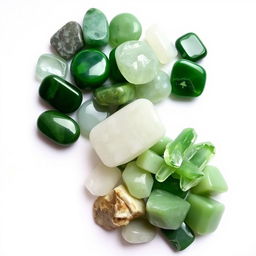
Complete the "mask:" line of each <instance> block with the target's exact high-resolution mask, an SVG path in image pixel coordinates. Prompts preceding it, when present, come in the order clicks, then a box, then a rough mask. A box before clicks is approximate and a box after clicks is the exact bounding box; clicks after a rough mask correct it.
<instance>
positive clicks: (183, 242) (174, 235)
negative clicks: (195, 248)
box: [161, 223, 195, 251]
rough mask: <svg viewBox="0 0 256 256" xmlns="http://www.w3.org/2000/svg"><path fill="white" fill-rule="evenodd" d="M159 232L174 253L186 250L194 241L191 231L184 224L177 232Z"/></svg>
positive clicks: (165, 230)
mask: <svg viewBox="0 0 256 256" xmlns="http://www.w3.org/2000/svg"><path fill="white" fill-rule="evenodd" d="M161 231H162V234H163V236H164V237H165V238H166V240H167V241H168V242H169V243H170V245H171V246H173V247H174V248H175V249H176V251H182V250H184V249H186V248H187V247H188V246H189V245H191V244H192V243H193V242H194V240H195V235H194V233H193V231H192V229H191V228H190V227H189V226H188V225H186V224H185V223H182V224H181V226H180V228H178V229H177V230H167V229H162V230H161Z"/></svg>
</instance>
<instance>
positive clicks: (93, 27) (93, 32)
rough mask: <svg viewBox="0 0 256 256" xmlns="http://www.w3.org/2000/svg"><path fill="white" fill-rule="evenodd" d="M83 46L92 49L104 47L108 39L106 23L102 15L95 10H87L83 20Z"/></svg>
mask: <svg viewBox="0 0 256 256" xmlns="http://www.w3.org/2000/svg"><path fill="white" fill-rule="evenodd" d="M83 34H84V40H85V44H86V45H87V46H92V47H101V46H105V45H107V43H108V39H109V28H108V21H107V18H106V16H105V15H104V13H103V12H102V11H100V10H98V9H96V8H91V9H89V10H88V11H87V12H86V14H85V16H84V20H83Z"/></svg>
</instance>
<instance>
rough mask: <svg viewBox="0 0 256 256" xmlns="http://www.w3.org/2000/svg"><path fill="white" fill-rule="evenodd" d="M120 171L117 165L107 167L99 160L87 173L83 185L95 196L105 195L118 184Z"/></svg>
mask: <svg viewBox="0 0 256 256" xmlns="http://www.w3.org/2000/svg"><path fill="white" fill-rule="evenodd" d="M120 179H121V171H120V170H119V169H118V168H117V167H112V168H110V167H107V166H105V165H104V164H103V163H101V162H99V163H98V164H97V165H96V166H95V168H93V170H91V172H90V173H89V175H88V176H87V178H86V181H85V187H86V188H87V189H88V191H89V192H90V193H91V194H92V195H95V196H105V195H107V194H108V193H110V192H111V190H112V189H113V188H114V187H115V186H116V185H117V184H118V182H119V181H120Z"/></svg>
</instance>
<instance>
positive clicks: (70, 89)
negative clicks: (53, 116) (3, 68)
mask: <svg viewBox="0 0 256 256" xmlns="http://www.w3.org/2000/svg"><path fill="white" fill-rule="evenodd" d="M39 95H40V96H41V97H42V98H43V99H44V100H46V101H47V102H48V103H50V104H51V105H52V106H53V107H54V108H56V109H58V110H59V111H61V112H63V113H71V112H74V111H75V110H77V109H78V108H79V106H80V105H81V103H82V100H83V96H82V93H81V92H80V91H79V89H78V88H77V87H75V86H73V85H72V84H71V83H69V82H68V81H66V80H64V79H62V78H60V77H58V76H55V75H50V76H47V77H46V78H45V79H44V80H43V81H42V83H41V85H40V88H39Z"/></svg>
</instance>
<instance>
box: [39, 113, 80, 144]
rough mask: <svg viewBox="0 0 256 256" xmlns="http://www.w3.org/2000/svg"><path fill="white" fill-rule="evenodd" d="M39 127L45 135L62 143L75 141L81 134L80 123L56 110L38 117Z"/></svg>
mask: <svg viewBox="0 0 256 256" xmlns="http://www.w3.org/2000/svg"><path fill="white" fill-rule="evenodd" d="M37 127H38V129H39V130H40V131H41V132H42V133H43V134H44V135H46V136H47V137H49V138H50V139H51V140H53V141H54V142H56V143H58V144H62V145H68V144H71V143H74V142H75V141H76V140H77V139H78V137H79V135H80V129H79V126H78V124H77V123H76V122H75V121H74V120H73V119H72V118H70V117H69V116H67V115H65V114H62V113H61V112H58V111H56V110H48V111H45V112H44V113H42V114H41V115H40V116H39V117H38V119H37Z"/></svg>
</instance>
